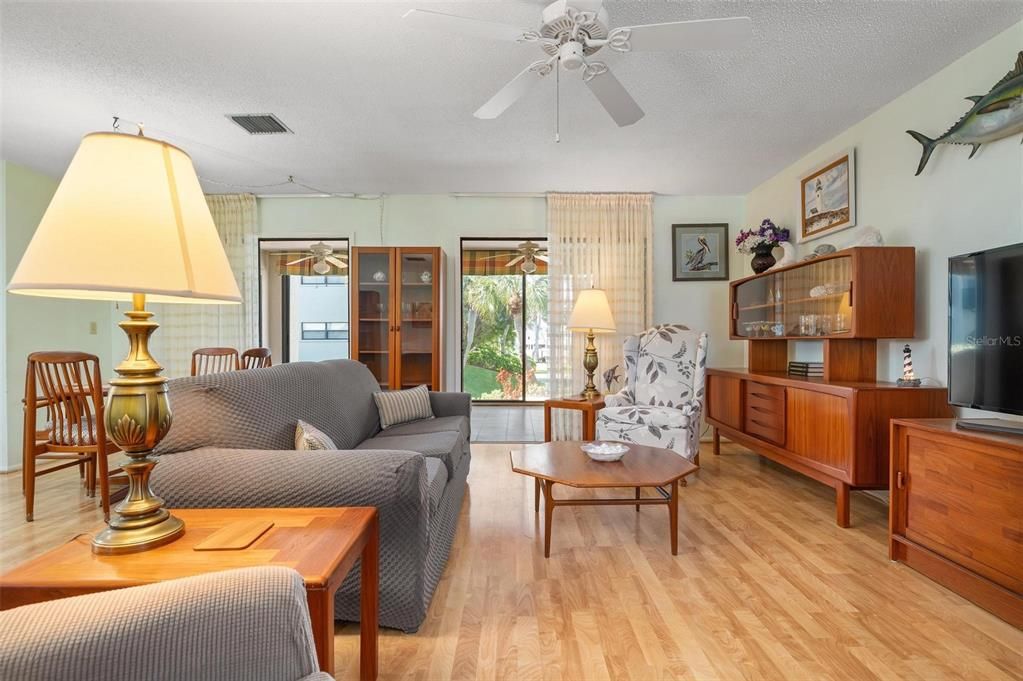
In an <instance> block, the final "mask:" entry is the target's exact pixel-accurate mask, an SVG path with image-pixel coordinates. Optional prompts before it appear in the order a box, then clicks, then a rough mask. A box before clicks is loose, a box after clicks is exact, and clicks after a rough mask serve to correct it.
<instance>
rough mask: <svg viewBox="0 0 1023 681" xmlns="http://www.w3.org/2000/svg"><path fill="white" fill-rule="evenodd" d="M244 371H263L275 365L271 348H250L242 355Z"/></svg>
mask: <svg viewBox="0 0 1023 681" xmlns="http://www.w3.org/2000/svg"><path fill="white" fill-rule="evenodd" d="M241 362H242V369H263V368H265V367H268V366H271V365H272V364H273V361H272V359H271V358H270V348H249V349H248V350H246V351H245V352H243V353H242V359H241Z"/></svg>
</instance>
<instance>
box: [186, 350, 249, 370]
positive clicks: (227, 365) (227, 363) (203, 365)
mask: <svg viewBox="0 0 1023 681" xmlns="http://www.w3.org/2000/svg"><path fill="white" fill-rule="evenodd" d="M239 369H241V363H240V362H239V360H238V351H237V350H235V349H234V348H199V349H198V350H194V351H193V352H192V375H193V376H205V375H206V374H222V373H224V372H225V371H238V370H239Z"/></svg>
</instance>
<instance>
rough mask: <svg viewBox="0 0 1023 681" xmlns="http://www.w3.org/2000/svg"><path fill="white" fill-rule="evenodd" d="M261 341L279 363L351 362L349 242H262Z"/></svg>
mask: <svg viewBox="0 0 1023 681" xmlns="http://www.w3.org/2000/svg"><path fill="white" fill-rule="evenodd" d="M259 255H260V268H259V269H260V281H259V293H260V306H259V307H260V343H261V344H262V345H264V346H266V347H269V348H270V351H271V354H272V356H273V358H274V362H275V363H279V362H299V361H304V362H319V361H322V360H325V359H347V358H348V357H349V356H350V349H349V329H350V326H349V325H350V320H349V310H348V306H349V282H348V240H347V239H315V238H314V239H290V238H289V239H260V240H259Z"/></svg>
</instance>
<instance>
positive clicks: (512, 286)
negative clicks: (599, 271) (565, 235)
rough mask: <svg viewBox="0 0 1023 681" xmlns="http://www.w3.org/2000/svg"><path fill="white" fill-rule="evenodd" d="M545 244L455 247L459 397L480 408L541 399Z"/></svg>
mask: <svg viewBox="0 0 1023 681" xmlns="http://www.w3.org/2000/svg"><path fill="white" fill-rule="evenodd" d="M546 254H547V241H546V239H543V238H533V239H531V240H530V239H509V238H500V239H497V238H463V239H462V240H461V256H462V257H461V262H462V267H461V282H460V283H461V302H462V305H461V308H462V324H461V327H462V339H461V341H462V344H461V348H462V352H461V360H462V371H461V376H462V390H463V391H465V392H468V393H469V394H470V395H471V396H472V399H473V401H474V402H477V403H482V404H488V403H489V404H506V405H511V404H524V403H536V402H539V401H542V400H544V399H546V398H547V397H548V394H549V392H548V377H549V374H550V371H549V359H550V355H549V343H548V336H547V334H548V324H547V307H548V293H549V287H548V280H547V255H546Z"/></svg>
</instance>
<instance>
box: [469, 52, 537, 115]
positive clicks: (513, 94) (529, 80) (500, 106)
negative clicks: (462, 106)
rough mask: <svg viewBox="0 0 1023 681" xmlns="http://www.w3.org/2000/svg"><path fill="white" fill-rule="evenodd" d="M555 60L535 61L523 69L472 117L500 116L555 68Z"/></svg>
mask: <svg viewBox="0 0 1023 681" xmlns="http://www.w3.org/2000/svg"><path fill="white" fill-rule="evenodd" d="M556 59H557V57H552V58H551V59H550V60H548V61H536V62H533V63H532V64H530V65H529V66H527V67H526V68H524V69H523V70H522V71H521V72H520V73H519V75H517V76H515V77H514V78H512V79H511V81H510V82H509V83H508V84H507V85H505V86H504V87H503V88H501V89H500V90H498V91H497V94H495V95H494V96H493V97H491V98H490V99H489V100H487V103H486V104H484V105H483V106H481V107H480V108H478V109H476V112H475V113H473V116H475V117H476V118H483V119H488V120H489V119H492V118H497V117H498V116H500V115H501V114H502V113H504V112H505V110H507V108H508V107H509V106H511V105H512V104H514V103H515V102H517V101H518V100H519V99H521V98H522V97H523V96H524V95H525V94H526V93H527V92H529V90H530V88H532V87H533V86H534V85H536V84H537V83H538V82H540V79H541V78H543V77H544V76H546V75H547V74H548V73H550V72H551V70H552V69H553V68H554V67H555V65H554V61H555V60H556Z"/></svg>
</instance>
